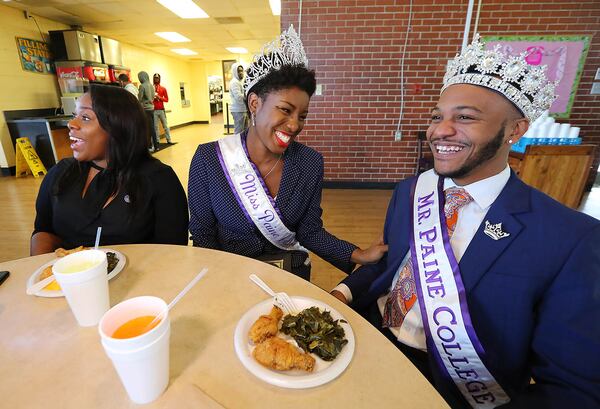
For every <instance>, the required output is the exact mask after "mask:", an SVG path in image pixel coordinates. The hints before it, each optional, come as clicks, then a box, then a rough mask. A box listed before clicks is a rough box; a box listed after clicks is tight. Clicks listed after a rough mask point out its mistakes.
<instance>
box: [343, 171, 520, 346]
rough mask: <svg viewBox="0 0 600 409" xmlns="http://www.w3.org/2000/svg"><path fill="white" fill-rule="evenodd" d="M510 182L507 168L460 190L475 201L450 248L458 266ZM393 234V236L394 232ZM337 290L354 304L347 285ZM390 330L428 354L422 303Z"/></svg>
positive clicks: (461, 213)
mask: <svg viewBox="0 0 600 409" xmlns="http://www.w3.org/2000/svg"><path fill="white" fill-rule="evenodd" d="M509 178H510V168H509V167H508V166H506V168H504V170H503V171H502V172H500V173H498V174H497V175H494V176H491V177H489V178H487V179H483V180H480V181H477V182H475V183H471V184H470V185H466V186H459V187H462V188H463V189H465V190H466V191H467V192H468V193H469V194H470V195H471V197H472V198H473V201H472V202H470V203H468V204H466V205H464V206H463V207H461V208H460V209H459V210H458V221H457V222H456V227H455V229H454V233H453V234H452V238H451V239H450V245H451V246H452V250H453V251H454V256H455V257H456V261H457V262H460V259H461V258H462V256H463V254H465V251H466V250H467V247H468V246H469V243H470V242H471V240H472V239H473V237H474V236H475V233H476V232H477V229H478V228H479V226H480V225H481V223H482V222H483V219H484V218H485V215H486V214H487V212H488V210H489V209H490V207H491V205H492V203H494V201H495V200H496V198H497V197H498V195H499V194H500V192H501V191H502V189H504V186H506V183H507V182H508V179H509ZM454 186H457V185H456V183H454V181H453V180H452V179H450V178H446V179H445V180H444V190H446V189H448V188H450V187H454ZM390 234H393V232H391V233H390ZM409 255H410V251H409V252H408V253H407V254H406V256H405V257H404V260H403V261H402V263H401V264H400V268H399V269H398V271H397V272H396V275H395V276H394V280H393V281H392V285H391V286H390V290H389V291H392V289H393V288H394V286H395V285H396V281H398V275H399V274H400V271H402V268H403V267H404V264H406V261H407V260H408V257H409ZM335 290H338V291H340V292H341V293H342V294H344V296H345V297H346V299H347V300H348V302H351V301H352V293H351V292H350V289H349V288H348V286H347V285H345V284H339V285H338V286H337V287H336V288H335ZM388 295H389V292H388V293H387V294H385V295H383V296H381V297H379V299H378V300H377V305H378V307H379V311H380V312H381V315H382V316H383V310H384V307H385V303H386V301H387V298H388ZM389 329H390V331H392V333H393V334H394V335H395V336H396V337H397V338H398V341H400V342H402V343H403V344H406V345H409V346H411V347H413V348H418V349H420V350H423V351H427V346H426V344H425V332H424V329H423V319H422V318H421V309H420V307H419V300H418V299H417V301H415V303H414V304H413V306H412V308H411V309H410V311H408V314H406V317H404V321H403V322H402V325H401V326H400V327H393V328H389Z"/></svg>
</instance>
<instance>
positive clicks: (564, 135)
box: [558, 124, 571, 145]
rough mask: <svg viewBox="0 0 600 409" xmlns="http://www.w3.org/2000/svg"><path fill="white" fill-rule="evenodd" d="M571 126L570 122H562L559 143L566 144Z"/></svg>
mask: <svg viewBox="0 0 600 409" xmlns="http://www.w3.org/2000/svg"><path fill="white" fill-rule="evenodd" d="M570 128H571V125H570V124H560V129H559V131H558V144H559V145H566V144H567V143H568V138H569V129H570Z"/></svg>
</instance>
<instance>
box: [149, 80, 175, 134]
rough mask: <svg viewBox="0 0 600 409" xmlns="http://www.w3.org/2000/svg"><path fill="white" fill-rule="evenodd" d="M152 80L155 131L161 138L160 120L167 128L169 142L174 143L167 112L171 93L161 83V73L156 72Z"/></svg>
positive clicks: (165, 128)
mask: <svg viewBox="0 0 600 409" xmlns="http://www.w3.org/2000/svg"><path fill="white" fill-rule="evenodd" d="M152 82H153V83H154V132H155V133H156V136H157V138H159V139H160V130H159V129H158V121H160V122H161V123H162V126H163V128H164V130H165V136H166V138H167V143H168V144H169V145H172V144H173V142H171V131H170V130H169V125H167V115H166V114H165V102H169V94H167V89H166V88H165V87H163V86H162V85H160V74H158V73H156V74H154V76H153V77H152Z"/></svg>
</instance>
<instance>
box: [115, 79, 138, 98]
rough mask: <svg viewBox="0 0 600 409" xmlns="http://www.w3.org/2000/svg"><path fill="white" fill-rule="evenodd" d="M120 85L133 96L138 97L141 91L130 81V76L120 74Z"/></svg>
mask: <svg viewBox="0 0 600 409" xmlns="http://www.w3.org/2000/svg"><path fill="white" fill-rule="evenodd" d="M119 85H120V86H121V88H125V91H129V92H131V95H133V96H134V97H136V98H137V97H138V94H139V91H138V89H137V88H136V86H135V85H133V83H132V82H131V81H130V80H129V75H127V74H119Z"/></svg>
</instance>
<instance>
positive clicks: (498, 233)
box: [483, 220, 510, 240]
mask: <svg viewBox="0 0 600 409" xmlns="http://www.w3.org/2000/svg"><path fill="white" fill-rule="evenodd" d="M483 232H484V233H485V234H486V235H487V236H488V237H491V238H492V239H494V240H500V239H503V238H505V237H508V236H510V233H508V232H505V231H502V223H497V224H492V223H490V221H489V220H486V221H485V228H484V229H483Z"/></svg>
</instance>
